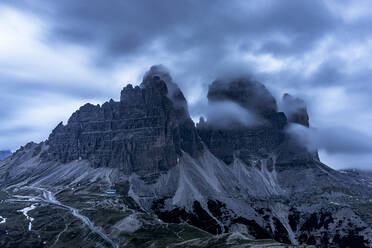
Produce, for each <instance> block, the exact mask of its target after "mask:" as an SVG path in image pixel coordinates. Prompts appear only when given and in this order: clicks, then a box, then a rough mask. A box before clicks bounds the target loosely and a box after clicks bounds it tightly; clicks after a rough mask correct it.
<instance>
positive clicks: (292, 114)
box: [282, 93, 310, 127]
mask: <svg viewBox="0 0 372 248" xmlns="http://www.w3.org/2000/svg"><path fill="white" fill-rule="evenodd" d="M282 104H283V111H284V112H285V114H286V116H287V118H288V121H289V122H292V123H297V124H300V125H303V126H305V127H309V126H310V123H309V115H308V114H307V109H306V104H305V102H304V101H303V100H302V99H300V98H297V97H293V96H291V95H290V94H287V93H286V94H284V95H283V99H282Z"/></svg>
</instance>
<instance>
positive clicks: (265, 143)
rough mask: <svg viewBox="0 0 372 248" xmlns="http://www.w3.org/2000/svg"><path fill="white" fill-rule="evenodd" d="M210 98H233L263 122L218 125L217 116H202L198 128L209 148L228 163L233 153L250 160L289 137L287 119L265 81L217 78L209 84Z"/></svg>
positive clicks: (211, 101)
mask: <svg viewBox="0 0 372 248" xmlns="http://www.w3.org/2000/svg"><path fill="white" fill-rule="evenodd" d="M208 101H209V103H210V104H214V103H216V102H224V101H230V102H233V103H236V104H238V105H240V106H241V107H243V108H244V109H245V110H247V111H249V112H251V113H253V114H254V115H255V116H256V117H257V118H258V119H260V122H261V123H260V124H258V125H254V126H244V125H235V126H234V128H219V127H216V126H215V124H214V123H215V122H214V120H212V121H206V122H205V121H204V119H201V121H200V123H199V124H198V125H197V128H198V132H199V135H200V137H201V138H202V140H203V142H204V143H205V144H206V145H207V147H208V148H209V150H210V151H211V152H212V153H213V154H214V155H215V156H217V157H218V158H220V159H222V160H223V161H224V162H225V163H227V164H230V163H231V162H233V161H234V157H238V158H240V159H242V160H243V161H245V162H247V163H249V161H250V160H251V159H252V158H255V157H260V156H265V155H267V154H268V153H271V152H273V151H274V150H275V149H276V148H277V147H278V146H279V145H280V144H281V143H283V142H284V141H285V139H286V137H285V136H286V134H285V133H284V127H285V125H286V124H287V119H286V117H285V115H284V114H283V113H280V112H277V105H276V101H275V99H274V97H273V96H272V95H271V94H270V92H269V91H268V90H267V89H266V88H265V86H263V85H262V84H260V83H258V82H254V81H249V80H246V79H241V80H233V81H230V82H224V81H215V82H213V83H212V85H211V86H210V87H209V92H208Z"/></svg>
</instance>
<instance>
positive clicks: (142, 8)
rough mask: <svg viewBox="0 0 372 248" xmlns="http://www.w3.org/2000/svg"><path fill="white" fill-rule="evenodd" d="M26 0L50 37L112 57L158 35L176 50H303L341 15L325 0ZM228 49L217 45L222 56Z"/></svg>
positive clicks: (136, 50)
mask: <svg viewBox="0 0 372 248" xmlns="http://www.w3.org/2000/svg"><path fill="white" fill-rule="evenodd" d="M21 3H22V2H21ZM27 3H28V5H27V6H28V9H29V10H31V11H32V12H39V13H42V14H44V15H46V16H47V17H48V18H49V20H50V22H51V24H52V32H51V34H50V37H51V39H53V40H57V41H60V39H64V40H67V41H70V42H79V43H82V44H84V45H93V46H97V47H99V48H100V49H103V50H102V51H103V52H104V54H102V56H108V57H125V56H131V55H136V54H138V53H141V52H143V51H145V50H146V49H147V48H150V47H151V45H153V42H154V41H159V42H160V43H161V44H162V45H163V46H164V47H166V49H169V50H170V51H172V52H183V51H187V50H194V49H198V48H203V49H211V50H212V49H214V48H216V47H220V48H223V47H226V46H230V45H231V44H234V45H236V44H238V45H239V46H240V47H241V48H242V49H244V48H245V49H247V48H249V49H250V48H251V47H252V45H254V44H253V43H255V42H257V41H260V42H262V43H261V44H258V47H257V48H256V49H257V52H270V53H273V54H278V55H283V54H299V53H301V52H303V51H304V50H307V49H309V48H311V47H312V46H313V45H314V44H315V43H316V41H317V40H318V39H320V38H321V37H323V36H324V35H325V34H327V33H328V32H329V31H330V30H332V29H333V27H334V26H335V24H336V21H337V18H336V17H335V16H333V15H332V14H331V13H330V12H329V10H328V9H327V8H326V6H325V5H324V3H323V1H301V2H300V1H296V0H285V1H255V2H253V1H236V0H235V1H189V0H181V1H171V0H166V1H161V2H154V1H118V0H116V1H110V3H107V2H105V1H100V0H93V1H73V0H66V1H48V2H45V1H43V2H41V1H35V2H34V3H33V4H32V2H27ZM21 6H23V7H24V5H21ZM280 37H285V40H286V41H282V40H280ZM144 49H145V50H144ZM224 52H226V51H223V50H219V51H214V53H219V55H220V57H223V56H224V54H223V53H224ZM221 53H222V54H221ZM102 59H105V58H102Z"/></svg>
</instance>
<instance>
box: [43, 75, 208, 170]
mask: <svg viewBox="0 0 372 248" xmlns="http://www.w3.org/2000/svg"><path fill="white" fill-rule="evenodd" d="M161 76H163V77H165V79H166V80H168V81H169V83H172V82H171V79H170V77H169V75H168V76H164V75H161V74H159V73H157V71H156V68H152V69H151V70H150V71H149V73H147V74H146V76H145V78H144V80H143V82H142V84H141V86H140V87H138V86H136V87H133V86H132V85H128V86H126V87H125V88H124V89H123V90H122V92H121V96H120V102H115V101H112V100H111V101H110V102H106V103H104V104H103V105H102V106H99V105H97V106H94V105H92V104H86V105H85V106H83V107H81V108H80V109H79V110H78V111H77V112H75V113H74V114H73V115H72V116H71V118H70V119H69V121H68V123H67V125H66V126H64V125H63V124H62V123H61V124H59V125H58V126H57V127H56V128H55V129H54V130H53V132H52V134H51V135H50V137H49V141H48V144H49V146H50V148H49V156H48V159H57V160H59V161H61V162H62V163H66V162H70V161H73V160H79V159H87V160H89V161H91V163H92V164H93V166H94V167H112V168H120V169H121V170H122V171H123V172H124V173H125V174H130V173H132V172H135V173H137V174H138V175H142V176H149V175H154V174H155V175H156V174H158V173H159V172H161V171H166V170H168V169H169V168H171V167H172V166H174V165H175V164H176V163H177V158H178V157H179V156H180V155H181V152H182V150H184V151H186V152H188V153H190V154H192V155H197V154H198V152H199V151H200V150H201V149H202V146H201V143H200V141H199V139H198V137H197V133H196V130H195V127H194V125H193V123H192V121H191V119H190V117H189V116H188V111H187V108H186V107H187V106H186V100H185V98H184V97H183V95H182V93H181V92H180V90H179V89H178V87H177V88H176V89H175V87H174V85H172V86H173V88H172V91H173V94H172V96H171V97H169V96H168V94H169V91H168V86H167V83H166V82H165V80H163V79H162V78H161ZM172 84H173V83H172ZM177 92H178V93H177ZM172 98H176V99H177V101H175V102H173V101H172V100H171V99H172ZM182 101H184V104H182Z"/></svg>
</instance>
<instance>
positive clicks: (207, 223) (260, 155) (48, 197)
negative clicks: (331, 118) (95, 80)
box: [0, 66, 372, 247]
mask: <svg viewBox="0 0 372 248" xmlns="http://www.w3.org/2000/svg"><path fill="white" fill-rule="evenodd" d="M280 104H281V105H283V106H284V107H283V110H284V112H279V111H278V103H277V102H276V100H275V98H274V97H273V96H272V95H271V93H270V92H269V91H268V90H267V89H266V88H265V86H264V85H262V84H261V83H259V82H256V81H252V80H250V79H246V78H238V79H233V80H217V81H214V82H213V83H212V84H211V85H210V87H209V91H208V113H206V119H204V118H202V119H201V120H200V122H199V123H197V124H196V125H195V124H194V122H193V121H192V119H191V117H190V114H189V111H188V107H187V101H186V99H185V97H184V95H183V93H182V91H181V90H180V88H179V87H178V86H177V84H176V83H175V82H173V80H172V77H171V76H170V74H169V73H168V72H167V70H166V69H164V68H163V67H161V66H153V67H151V69H150V70H149V71H148V72H147V73H146V74H145V76H144V78H143V81H142V83H141V84H140V85H139V86H135V87H133V86H132V85H127V86H126V87H125V88H124V89H123V90H122V92H121V96H120V101H119V102H116V101H113V100H110V101H109V102H106V103H104V104H102V105H92V104H86V105H84V106H83V107H81V108H80V109H79V110H78V111H76V112H75V113H73V115H72V116H71V117H70V119H69V120H68V122H67V123H66V125H64V124H63V123H60V124H59V125H58V126H57V127H56V128H55V129H54V130H53V131H52V133H51V134H50V136H49V138H48V140H47V141H45V142H42V143H41V144H35V143H29V144H27V145H26V146H25V147H22V148H21V149H19V150H18V151H17V152H16V153H15V154H13V155H12V156H11V157H10V158H8V159H6V160H4V161H1V162H0V185H1V187H2V189H3V191H4V192H5V193H6V200H7V202H9V204H8V205H6V206H7V208H8V209H9V208H11V207H12V206H13V205H12V204H13V203H12V201H11V200H12V199H17V197H18V198H21V199H25V198H27V197H29V198H27V199H28V202H31V203H32V204H33V205H31V206H33V207H32V209H35V210H33V211H32V212H30V214H32V215H31V216H32V218H33V219H35V225H36V226H35V229H33V230H35V231H34V232H36V233H38V235H39V236H40V235H41V236H42V237H45V239H47V238H48V241H46V242H47V244H48V245H50V246H51V244H53V242H54V243H56V244H59V243H60V244H61V245H66V244H67V243H66V242H68V241H67V238H65V239H63V237H64V235H65V234H64V233H66V235H67V234H68V233H70V234H71V233H73V234H74V235H75V236H74V237H79V238H80V239H82V240H80V239H79V240H80V241H79V242H85V243H87V242H88V243H89V244H97V243H101V244H105V243H106V245H108V246H113V247H119V246H123V247H124V246H125V247H139V246H141V247H165V246H169V247H207V246H206V245H212V246H213V245H215V247H229V246H231V247H236V245H241V246H242V247H243V245H244V244H246V245H248V244H252V242H253V243H254V242H256V241H257V239H265V240H266V241H260V242H269V241H267V240H271V241H270V242H271V244H275V245H278V246H280V244H279V243H275V242H280V243H282V244H283V243H284V244H293V245H299V244H303V245H316V246H321V247H370V246H371V245H372V230H371V223H372V222H371V220H372V216H371V214H370V211H368V210H369V204H370V203H369V202H370V200H369V199H370V197H371V195H372V194H371V193H372V191H371V190H370V188H369V184H368V183H367V182H364V181H362V180H359V179H358V178H355V176H349V175H348V174H347V173H345V172H344V173H341V172H338V171H335V170H333V169H331V168H329V167H328V166H326V165H324V164H323V163H321V162H320V161H319V158H318V156H317V154H316V152H314V151H308V150H307V149H306V145H305V144H301V143H300V141H299V139H296V137H294V136H293V135H291V133H290V132H289V131H288V130H289V129H288V127H289V126H290V125H303V126H305V127H306V128H309V117H308V114H307V110H306V105H305V103H304V102H303V101H302V100H300V99H298V98H295V97H293V96H290V95H288V94H286V95H284V97H283V99H282V102H281V103H280ZM19 195H21V196H22V197H19ZM13 202H14V201H13ZM25 204H27V203H25ZM13 207H14V206H13ZM25 207H27V206H25ZM51 209H58V211H61V213H63V214H64V216H65V217H64V219H62V220H60V221H61V222H62V223H63V224H61V223H59V224H58V221H57V220H56V219H55V220H53V221H54V222H55V224H56V225H57V226H58V225H59V226H62V227H61V228H60V229H61V230H60V229H58V231H56V232H55V233H53V232H50V233H45V229H44V227H43V225H44V224H42V223H44V222H45V221H47V218H46V217H45V216H43V215H42V214H41V213H42V211H44V212H45V213H50V212H51V211H52V210H51ZM79 211H81V212H82V214H80V215H77V214H76V213H79ZM3 212H4V211H3V210H2V209H1V208H0V215H1V216H3ZM15 213H16V212H15ZM15 213H14V216H3V217H5V218H7V219H9V220H10V219H11V218H20V217H19V216H18V217H17V215H16V214H15ZM4 215H5V214H4ZM27 216H28V215H27V212H26V217H27ZM82 216H83V217H82ZM3 217H1V218H3ZM28 218H29V217H27V220H30V219H28ZM76 218H77V219H80V220H81V221H82V225H80V226H79V225H77V226H74V228H76V229H72V226H73V225H72V223H74V222H73V221H72V220H74V219H75V220H76ZM0 220H1V219H0ZM36 221H39V222H36ZM43 221H44V222H43ZM64 221H65V222H64ZM66 221H68V223H66ZM29 223H31V221H29ZM169 225H171V226H169ZM96 226H99V227H100V229H97V228H96ZM0 228H1V224H0ZM12 228H13V229H14V230H15V227H12ZM79 228H80V229H79ZM13 229H12V230H13ZM63 230H64V231H63ZM99 230H102V231H99ZM177 230H178V231H177ZM76 232H78V233H79V232H80V233H88V234H92V233H93V234H92V235H93V236H92V237H88V236H87V238H85V239H84V238H81V237H82V236H81V235H80V236H79V235H77V234H76ZM175 232H176V234H175ZM13 234H14V233H12V234H11V235H13ZM217 234H218V235H220V236H213V235H217ZM1 235H5V234H1V229H0V236H1ZM30 235H31V234H30ZM43 235H44V236H43ZM45 235H46V236H45ZM71 235H72V234H71ZM151 235H153V236H151ZM31 236H32V235H31ZM31 236H30V237H31ZM1 237H2V236H1ZM61 237H62V238H61ZM34 238H35V237H34ZM30 239H31V238H30ZM1 240H2V239H1ZM273 240H275V241H273ZM11 242H12V241H8V243H4V244H6V245H9V244H12V243H11ZM35 242H36V243H37V242H39V241H38V239H37V236H36V238H35ZM76 242H78V241H76ZM257 242H258V241H257ZM0 244H1V243H0ZM164 244H166V245H165V246H164ZM217 244H220V245H221V246H217ZM234 245H235V246H234ZM35 247H36V246H35ZM48 247H49V246H48Z"/></svg>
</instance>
